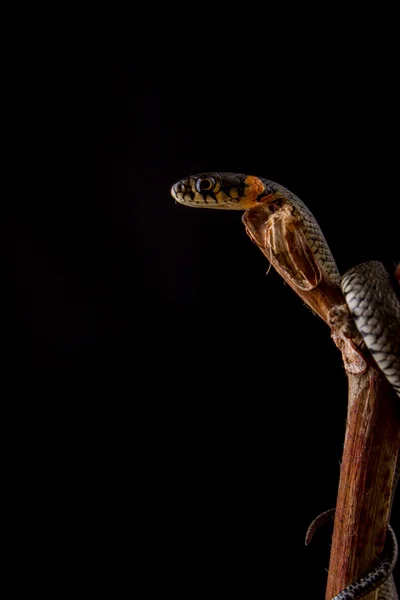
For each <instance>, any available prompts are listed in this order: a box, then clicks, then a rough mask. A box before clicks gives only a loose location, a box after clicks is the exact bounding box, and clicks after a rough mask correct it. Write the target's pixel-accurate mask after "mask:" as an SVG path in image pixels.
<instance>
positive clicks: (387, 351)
mask: <svg viewBox="0 0 400 600" xmlns="http://www.w3.org/2000/svg"><path fill="white" fill-rule="evenodd" d="M171 194H172V196H173V198H174V199H175V200H176V201H177V202H179V203H180V204H183V205H186V206H191V207H195V208H210V209H219V210H242V211H243V210H249V209H251V208H253V207H256V206H257V205H259V203H260V202H262V203H263V206H264V207H265V210H266V213H267V215H274V213H276V212H278V211H279V210H280V209H282V207H287V208H288V209H289V210H290V212H291V214H292V215H293V217H295V219H296V221H297V223H298V224H299V226H300V227H301V230H302V231H303V233H304V236H305V238H306V240H307V244H308V246H309V247H310V249H311V250H312V252H313V255H314V258H315V261H316V262H317V263H318V265H319V267H320V268H321V269H322V270H323V271H324V272H325V273H326V275H327V276H328V277H329V278H330V280H331V281H332V282H333V283H336V284H338V285H341V288H342V291H343V294H344V297H345V300H346V304H347V309H346V310H348V311H349V314H350V315H351V316H352V317H353V319H354V323H355V326H356V327H357V329H358V331H359V333H360V334H361V336H362V338H363V341H364V343H365V345H366V347H367V349H368V350H369V352H370V353H371V356H372V357H373V359H374V360H375V362H376V364H377V365H378V367H379V369H380V370H381V371H382V372H383V373H384V375H385V376H386V378H387V379H388V381H389V383H390V384H391V385H392V387H393V389H394V390H395V392H396V393H397V395H398V396H399V397H400V302H399V300H398V298H397V296H396V293H395V292H394V290H393V288H392V286H391V284H390V280H389V276H388V274H387V272H386V270H385V268H384V267H383V265H382V264H381V263H379V262H377V261H372V262H368V263H364V264H362V265H357V266H356V267H353V268H352V269H350V270H349V271H348V272H347V273H346V274H345V275H344V276H343V277H341V276H340V273H339V270H338V268H337V266H336V263H335V260H334V258H333V256H332V253H331V251H330V249H329V246H328V244H327V242H326V240H325V237H324V235H323V233H322V231H321V229H320V227H319V225H318V223H317V221H316V219H315V218H314V216H313V214H312V213H311V212H310V210H309V209H308V208H307V206H306V205H305V204H304V203H303V202H302V201H301V200H300V199H299V198H298V197H297V196H295V194H293V193H292V192H291V191H290V190H288V189H286V188H285V187H283V186H282V185H280V184H278V183H275V182H274V181H270V180H268V179H265V178H263V177H255V176H252V175H245V174H237V173H217V172H210V173H203V174H199V175H193V176H190V177H186V178H184V179H181V180H180V181H178V182H177V183H175V184H174V185H173V186H172V188H171ZM328 512H329V511H327V513H328ZM327 513H324V515H325V514H327ZM318 519H319V517H317V520H318ZM317 520H316V521H317ZM322 521H323V519H322ZM313 523H314V522H313ZM388 538H389V540H388V541H389V546H390V544H391V548H390V550H389V554H388V556H387V557H386V558H385V559H384V560H383V561H382V563H381V565H380V568H377V569H375V570H374V571H372V572H371V573H369V574H368V575H366V576H365V577H364V578H362V579H360V580H359V581H357V582H355V583H353V584H352V585H350V586H348V587H347V588H346V589H345V590H342V591H341V592H340V593H339V594H338V595H337V596H336V597H335V599H333V600H356V599H358V598H361V597H362V596H365V595H366V594H368V593H370V592H371V591H373V590H374V589H376V588H378V587H379V599H380V600H397V599H398V597H397V593H396V588H395V584H394V581H393V577H392V575H391V573H392V571H393V567H394V563H395V562H396V559H397V542H396V537H395V535H394V532H393V530H392V529H391V528H390V529H389V535H388Z"/></svg>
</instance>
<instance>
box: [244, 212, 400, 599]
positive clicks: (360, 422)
mask: <svg viewBox="0 0 400 600" xmlns="http://www.w3.org/2000/svg"><path fill="white" fill-rule="evenodd" d="M285 220H286V221H285ZM243 222H244V224H245V227H246V232H247V234H248V235H249V237H250V238H251V240H252V241H253V242H254V243H255V244H256V245H257V246H258V247H259V249H260V250H261V252H263V254H264V255H265V256H266V257H267V259H268V260H269V261H270V262H271V263H272V264H273V266H274V267H275V269H276V270H277V271H278V273H279V274H280V275H281V276H282V277H283V279H284V280H285V281H286V283H287V284H288V285H289V286H290V287H291V288H292V289H293V290H294V291H295V292H296V293H297V294H298V295H299V296H300V297H301V298H302V300H303V301H304V302H305V303H306V304H308V305H309V306H310V307H311V308H312V310H313V311H314V312H315V313H317V314H318V315H319V316H320V317H321V318H322V319H323V320H324V321H325V323H327V324H329V312H330V310H331V309H332V307H334V306H338V305H342V304H344V298H343V295H342V292H341V289H340V287H339V286H338V285H337V284H335V283H334V282H332V281H331V279H330V278H329V276H328V275H327V274H326V273H325V272H324V271H323V270H320V273H319V277H318V265H317V264H313V257H312V256H310V253H309V250H308V249H307V247H306V245H304V244H303V243H302V237H301V235H302V233H301V230H300V231H296V224H295V223H292V222H290V216H288V217H286V215H285V214H284V213H283V212H282V213H281V215H276V214H274V215H273V216H272V217H271V215H270V213H268V212H267V211H265V210H264V208H263V206H262V204H261V205H259V206H258V207H256V208H254V209H251V210H249V211H247V212H246V213H245V214H244V216H243ZM282 223H283V224H282ZM267 232H269V235H267ZM271 240H272V242H271ZM272 246H273V247H272ZM398 270H399V269H398ZM398 270H397V271H398ZM297 271H298V273H300V275H298V274H297ZM397 271H396V274H397ZM399 279H400V275H399ZM307 283H308V284H309V285H307ZM332 338H333V339H334V341H335V343H336V345H337V346H338V347H339V348H340V350H341V351H342V356H343V360H344V365H345V369H346V373H347V377H348V384H349V404H348V415H347V425H346V434H345V443H344V451H343V457H342V464H341V474H340V482H339V491H338V497H337V505H336V515H335V528H334V534H333V540H332V550H331V558H330V566H329V575H328V583H327V588H326V600H330V599H331V598H332V597H333V596H335V595H336V594H337V593H339V592H340V591H341V590H342V589H344V588H345V587H346V586H347V585H349V584H350V583H353V582H355V581H356V580H357V579H359V578H360V577H362V576H364V575H365V574H366V573H368V572H369V571H370V570H371V568H373V567H374V566H376V561H377V557H378V556H379V555H380V554H381V553H382V551H383V547H384V542H385V537H386V531H387V525H388V519H389V511H390V498H391V495H392V486H393V478H394V471H395V466H396V458H397V454H398V449H399V444H400V418H399V411H398V405H397V402H396V395H395V393H394V391H393V390H392V388H391V387H390V386H389V384H388V383H387V381H386V379H385V378H384V377H383V376H382V375H381V374H380V372H379V371H378V370H377V369H376V368H375V366H374V363H373V362H372V360H371V359H370V357H369V356H364V355H363V354H362V353H361V352H360V350H359V349H358V348H357V346H358V345H359V344H360V342H361V339H360V338H358V337H357V336H355V337H354V339H353V340H352V341H350V340H349V339H348V338H347V337H345V336H344V335H343V334H342V332H341V331H340V330H338V329H335V328H332ZM377 594H378V591H375V592H372V593H370V594H368V595H367V596H365V598H366V599H368V600H375V599H376V598H377Z"/></svg>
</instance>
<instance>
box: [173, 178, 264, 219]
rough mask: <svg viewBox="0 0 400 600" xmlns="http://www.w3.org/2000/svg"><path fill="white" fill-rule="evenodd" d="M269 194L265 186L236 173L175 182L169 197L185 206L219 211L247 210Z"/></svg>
mask: <svg viewBox="0 0 400 600" xmlns="http://www.w3.org/2000/svg"><path fill="white" fill-rule="evenodd" d="M268 193H270V192H269V190H267V189H266V185H265V182H264V181H263V180H261V179H259V178H258V177H254V176H252V175H243V174H238V173H214V172H212V173H201V174H199V175H190V176H189V177H186V178H184V179H181V180H180V181H177V183H175V184H174V185H173V186H172V188H171V195H172V197H173V198H174V199H175V200H176V201H177V202H179V203H180V204H184V205H185V206H194V207H197V208H216V209H222V210H248V209H249V208H253V207H254V206H257V204H258V203H259V202H260V201H261V200H262V199H263V198H265V196H266V195H267V194H268Z"/></svg>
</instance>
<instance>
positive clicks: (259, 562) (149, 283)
mask: <svg viewBox="0 0 400 600" xmlns="http://www.w3.org/2000/svg"><path fill="white" fill-rule="evenodd" d="M243 21H244V22H243V24H242V26H243V27H244V28H245V29H246V30H247V32H248V34H249V35H250V33H251V31H254V32H257V30H258V28H259V24H258V23H257V18H254V17H253V18H252V19H251V24H250V23H249V22H248V20H247V19H245V18H244V19H243ZM210 26H211V27H212V21H211V25H210ZM238 29H240V28H238ZM273 31H274V28H271V29H269V30H268V32H269V33H268V35H265V36H262V37H261V38H260V36H259V35H256V33H254V34H253V36H250V37H249V38H248V43H247V44H245V45H243V43H239V41H240V39H241V38H240V35H239V31H238V30H235V32H234V39H235V40H237V43H232V37H231V35H233V34H232V32H231V35H229V36H228V35H227V36H226V38H224V39H225V40H226V43H221V44H220V45H219V46H218V47H214V46H213V47H211V48H210V37H209V36H210V30H209V27H207V28H206V32H204V30H203V26H202V25H198V28H197V29H196V27H195V32H196V34H195V38H196V43H194V44H191V43H190V40H188V36H191V35H192V34H191V33H190V27H189V25H188V24H185V23H183V22H182V23H180V29H179V36H178V43H177V45H176V46H175V47H170V45H169V44H168V36H166V40H165V42H164V41H163V42H160V40H159V39H158V38H157V36H155V35H154V36H151V41H150V42H149V44H148V45H141V44H138V45H137V46H135V47H132V46H129V45H126V46H122V45H119V46H110V47H106V46H104V45H99V46H97V45H96V46H90V47H89V45H87V46H82V47H81V46H79V47H77V46H74V45H73V44H71V45H70V46H68V48H67V50H65V51H64V52H62V51H60V53H58V50H57V52H54V53H52V52H51V51H50V50H49V48H48V47H46V48H43V50H41V51H39V52H36V54H34V55H33V56H32V55H30V53H28V52H27V54H26V56H25V57H24V66H25V69H24V71H23V73H22V75H20V76H21V77H22V79H23V81H24V86H23V87H24V89H25V91H26V95H27V96H28V97H29V102H27V103H26V104H24V112H25V118H26V114H27V115H28V116H27V118H26V120H27V122H28V125H29V127H28V126H27V130H26V132H25V135H24V137H23V144H22V145H23V148H24V152H23V154H24V156H23V161H22V163H21V164H22V165H24V172H25V177H23V178H22V179H24V183H26V184H28V185H27V187H28V188H29V190H30V193H29V194H28V195H26V194H21V200H20V201H19V202H18V203H17V204H16V210H13V211H12V212H11V213H10V216H9V218H7V220H6V221H5V223H6V227H5V234H4V236H3V237H4V239H5V240H6V242H7V249H8V250H7V255H8V256H10V257H11V259H10V261H9V262H8V261H7V262H6V265H7V268H8V271H7V273H8V275H10V282H11V283H10V285H9V286H8V288H7V299H8V301H9V304H8V307H9V313H8V314H9V332H10V339H11V346H12V348H13V349H14V350H15V352H14V353H13V355H15V356H16V357H17V365H18V368H17V370H16V371H15V372H14V371H12V369H11V368H10V369H9V368H8V366H7V365H8V362H6V368H5V371H6V372H7V371H8V373H9V375H10V380H11V381H12V385H13V388H14V390H15V393H16V398H17V406H18V409H17V411H18V421H19V422H21V421H22V422H23V423H24V424H25V425H26V427H27V429H28V430H29V428H30V423H31V422H35V423H39V424H40V426H39V427H38V428H37V429H36V431H37V432H38V433H37V435H33V438H34V441H33V444H32V445H31V447H30V452H28V453H24V459H23V464H24V469H23V473H24V474H23V478H26V481H27V490H29V497H30V498H31V500H32V498H36V499H37V500H38V502H37V504H36V502H35V503H34V502H32V504H30V503H29V502H28V506H31V507H32V509H31V512H29V511H28V517H27V523H29V522H30V525H28V524H27V527H33V525H32V521H34V520H35V519H34V515H35V514H36V512H35V511H36V510H37V505H40V506H41V509H40V510H41V511H43V515H45V517H44V520H47V519H48V518H49V515H51V517H50V521H51V522H52V523H53V529H52V531H51V532H49V533H48V534H47V533H46V539H47V540H48V541H49V545H50V547H52V546H53V545H54V546H57V545H58V544H59V542H60V540H62V541H63V542H62V543H63V544H65V547H69V546H70V544H71V555H72V556H73V561H72V564H73V565H74V567H73V568H72V572H73V574H74V575H75V574H76V572H82V573H85V574H86V575H89V578H91V579H92V581H93V585H94V584H95V582H96V583H99V582H100V584H101V585H102V586H103V585H104V586H106V584H107V583H109V585H110V591H111V592H115V591H116V590H117V589H118V587H119V586H121V585H122V584H121V581H125V580H126V576H128V578H131V581H130V582H129V585H131V586H132V589H134V588H135V585H139V582H141V583H143V581H145V582H146V586H147V588H148V590H149V593H150V594H151V593H152V591H154V592H155V591H156V590H164V591H165V592H166V593H167V592H168V593H171V592H172V593H173V594H174V595H175V596H177V597H181V596H182V597H193V596H195V595H198V594H202V595H206V594H207V595H211V594H212V595H215V594H217V595H220V596H228V595H233V594H237V595H238V596H240V597H246V598H247V597H250V596H254V595H257V596H261V595H265V594H267V595H268V594H269V595H272V596H274V595H276V596H278V594H279V597H286V596H287V597H289V596H290V595H293V593H294V592H301V590H303V589H304V590H307V592H306V597H307V598H310V599H311V598H315V599H320V598H323V594H324V588H325V580H326V572H325V571H324V568H325V567H327V566H328V561H329V540H330V531H331V530H330V526H326V527H325V530H321V532H319V533H318V535H317V536H316V539H315V541H314V542H313V544H312V545H311V546H310V548H306V547H305V546H304V534H305V531H306V529H307V526H308V524H309V522H310V521H311V520H312V519H313V518H314V517H315V516H316V515H317V514H318V513H319V512H322V511H323V510H325V509H327V508H329V507H332V506H334V504H335V498H336V491H337V483H338V478H339V462H340V457H341V451H342V445H343V436H344V429H345V416H346V400H347V390H346V379H345V375H344V372H343V369H342V365H341V357H340V354H339V352H338V351H337V350H336V348H335V346H334V344H333V343H332V341H331V340H330V337H329V331H328V328H327V327H326V326H325V325H324V324H323V323H322V322H321V321H320V320H319V319H318V318H317V317H315V316H314V315H313V314H312V313H311V312H310V311H309V310H308V309H307V308H306V307H305V306H303V305H302V303H301V301H300V300H299V298H298V297H296V295H295V294H294V293H293V292H292V291H291V290H290V289H289V288H288V287H286V286H285V285H284V284H283V283H282V281H281V279H280V278H279V276H278V275H277V274H276V273H275V272H274V270H273V269H271V271H270V272H269V274H268V276H266V272H267V270H268V263H267V261H266V259H265V258H264V257H263V255H262V254H261V253H260V251H259V250H258V249H257V248H256V247H255V246H254V245H253V244H252V243H251V241H250V240H249V238H248V237H247V236H246V234H245V231H244V227H243V225H242V223H241V213H239V212H223V211H206V210H194V209H190V208H186V207H182V206H179V205H177V204H175V203H174V201H173V199H172V197H171V196H170V192H169V190H170V187H171V185H172V184H173V183H174V182H175V181H176V180H178V179H180V178H181V177H184V176H186V175H189V174H193V173H198V172H205V171H209V170H219V171H233V172H243V173H249V174H255V175H261V176H265V177H268V178H270V179H272V180H274V181H278V182H279V183H281V184H283V185H285V186H286V187H288V188H289V189H290V190H292V191H293V192H294V193H296V194H297V195H298V196H299V197H300V198H301V199H302V200H303V201H304V202H305V203H306V204H307V205H308V206H309V208H310V209H311V210H312V211H313V213H314V214H315V216H316V218H317V219H318V221H319V223H320V225H321V227H322V229H323V231H324V233H325V236H326V238H327V240H328V243H329V244H330V246H331V249H332V251H333V254H334V256H335V257H336V259H337V263H338V266H339V269H340V270H341V271H342V272H344V271H345V270H346V269H347V268H349V267H350V266H352V265H353V264H356V263H358V262H362V261H364V260H370V259H378V260H382V261H384V263H385V264H386V266H387V267H388V268H391V269H392V270H393V267H394V264H395V261H396V260H398V259H399V257H400V256H399V245H398V224H399V221H398V218H399V210H398V189H397V174H398V166H397V159H398V157H397V154H396V151H395V148H396V146H395V145H394V140H396V139H397V138H398V131H397V129H398V123H397V120H398V116H397V113H398V110H397V107H398V98H397V97H396V95H397V94H398V93H397V91H396V90H395V84H396V83H397V79H395V78H394V77H393V71H392V68H393V65H392V64H391V62H390V56H391V48H390V47H389V46H385V45H384V46H382V45H381V48H380V52H381V54H380V55H377V54H376V47H375V45H372V46H373V47H371V44H370V43H367V42H368V40H367V39H366V40H365V43H363V42H360V41H358V42H357V43H355V44H354V46H352V45H351V39H350V38H351V35H350V33H351V32H346V31H342V32H341V35H334V36H333V37H332V38H331V39H329V40H326V39H325V34H326V31H325V30H324V29H323V28H322V29H321V30H320V31H319V34H317V33H316V31H314V33H313V37H312V38H310V37H309V36H308V37H307V36H305V38H304V39H303V38H302V36H301V35H299V36H298V38H296V39H295V40H294V41H293V42H292V43H291V44H289V42H288V39H289V38H290V37H291V36H290V35H289V34H288V33H287V32H286V33H285V34H283V33H281V34H280V35H279V36H278V35H277V34H276V31H275V33H273ZM367 38H368V36H367ZM157 39H158V42H159V43H160V47H159V48H158V49H156V48H155V46H154V44H155V43H156V40H157ZM228 40H230V42H229V43H228ZM250 40H251V42H250ZM256 40H257V43H255V41H256ZM360 43H361V47H362V50H361V49H360V48H361V47H360ZM343 45H345V50H343ZM204 47H208V50H211V51H210V52H208V53H206V52H204V51H203V49H204ZM339 50H341V52H339ZM44 122H46V131H44V129H45V126H44ZM42 125H43V127H42ZM33 161H35V167H34V168H33V169H31V168H30V165H29V163H31V162H32V163H33ZM22 196H23V197H22ZM10 365H11V362H10ZM33 457H34V458H33ZM47 489H50V490H51V492H49V493H47V492H46V493H44V490H47ZM34 505H35V508H33V506H34ZM24 511H25V514H26V505H25V504H24ZM393 523H394V524H396V519H395V518H394V519H393ZM101 565H104V566H101ZM135 573H136V574H135ZM282 585H284V586H287V588H282ZM89 588H90V586H89Z"/></svg>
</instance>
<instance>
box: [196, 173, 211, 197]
mask: <svg viewBox="0 0 400 600" xmlns="http://www.w3.org/2000/svg"><path fill="white" fill-rule="evenodd" d="M214 185H215V181H214V179H213V178H212V177H202V178H201V179H198V180H197V181H196V190H197V191H198V192H199V193H200V194H201V193H202V192H210V191H211V190H212V189H213V187H214Z"/></svg>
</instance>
